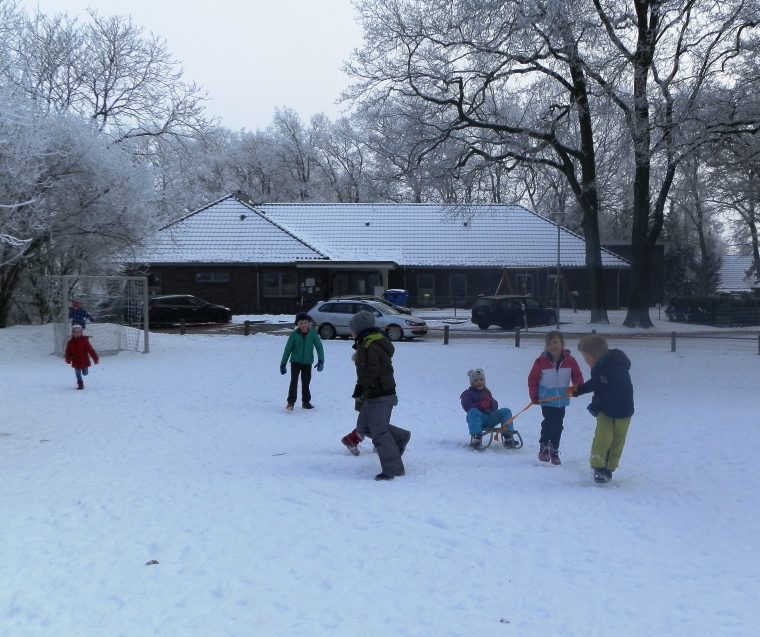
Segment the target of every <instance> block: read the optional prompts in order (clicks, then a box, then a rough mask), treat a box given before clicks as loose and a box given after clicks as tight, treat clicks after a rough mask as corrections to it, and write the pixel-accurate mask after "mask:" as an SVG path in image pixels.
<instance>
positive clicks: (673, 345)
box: [670, 332, 676, 352]
mask: <svg viewBox="0 0 760 637" xmlns="http://www.w3.org/2000/svg"><path fill="white" fill-rule="evenodd" d="M670 351H671V352H675V351H676V333H675V332H671V333H670Z"/></svg>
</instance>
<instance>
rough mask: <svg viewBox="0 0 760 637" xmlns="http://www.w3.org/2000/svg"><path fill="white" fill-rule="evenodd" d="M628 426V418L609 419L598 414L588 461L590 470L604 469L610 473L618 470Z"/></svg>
mask: <svg viewBox="0 0 760 637" xmlns="http://www.w3.org/2000/svg"><path fill="white" fill-rule="evenodd" d="M630 424H631V417H630V416H629V417H628V418H610V417H609V416H606V415H605V414H599V415H598V416H597V417H596V431H595V432H594V442H592V443H591V458H590V460H591V467H592V468H594V469H605V468H606V469H609V470H610V471H614V470H615V469H617V468H618V463H619V462H620V456H622V455H623V445H625V437H626V435H627V434H628V426H629V425H630Z"/></svg>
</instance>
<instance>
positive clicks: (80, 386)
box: [77, 380, 84, 389]
mask: <svg viewBox="0 0 760 637" xmlns="http://www.w3.org/2000/svg"><path fill="white" fill-rule="evenodd" d="M77 389H84V381H83V380H78V381H77Z"/></svg>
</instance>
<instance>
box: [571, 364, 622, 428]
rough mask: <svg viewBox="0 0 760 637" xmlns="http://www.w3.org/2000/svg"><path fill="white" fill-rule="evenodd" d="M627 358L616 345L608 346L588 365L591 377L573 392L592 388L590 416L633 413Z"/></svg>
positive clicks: (580, 392)
mask: <svg viewBox="0 0 760 637" xmlns="http://www.w3.org/2000/svg"><path fill="white" fill-rule="evenodd" d="M630 369H631V361H630V360H629V359H628V357H627V356H626V355H625V354H624V353H623V352H622V351H621V350H619V349H611V350H610V351H608V352H607V353H606V354H605V355H604V356H602V357H601V358H600V359H599V360H598V361H597V363H596V365H594V366H593V367H592V368H591V379H590V380H587V381H586V382H585V383H583V384H582V385H581V386H580V387H578V389H577V391H576V392H575V393H576V395H578V396H580V395H581V394H588V393H589V392H594V397H593V398H592V399H591V404H589V406H588V410H589V411H590V412H591V414H593V415H594V416H597V415H599V414H600V413H601V414H604V415H605V416H608V417H610V418H628V417H630V416H633V383H631V375H630V373H629V370H630Z"/></svg>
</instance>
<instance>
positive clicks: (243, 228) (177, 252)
mask: <svg viewBox="0 0 760 637" xmlns="http://www.w3.org/2000/svg"><path fill="white" fill-rule="evenodd" d="M324 258H325V255H324V254H323V253H321V252H319V251H318V250H317V249H315V248H314V247H312V246H310V245H308V244H307V243H306V242H304V241H303V240H302V239H300V238H299V237H296V236H294V235H293V234H292V233H291V232H290V231H289V230H288V229H287V228H283V227H281V226H280V225H279V224H278V223H277V222H276V221H274V220H273V219H270V218H267V217H265V216H264V215H262V213H260V212H258V211H257V210H255V209H253V208H251V207H250V206H248V205H246V204H245V203H243V202H242V201H239V200H238V199H236V198H235V197H232V196H228V197H225V198H224V199H220V200H219V201H215V202H214V203H212V204H209V205H208V206H205V207H204V208H201V209H199V210H196V211H194V212H191V213H190V214H188V215H186V216H184V217H182V218H181V219H178V220H177V221H174V222H173V223H171V224H169V225H168V226H166V227H164V228H162V229H161V231H160V232H158V234H157V236H156V237H155V238H154V239H153V240H152V241H150V242H149V243H148V244H147V245H146V246H145V248H144V249H143V250H142V251H141V254H140V255H139V257H138V259H137V260H138V261H141V262H145V263H293V262H294V261H309V260H321V259H324Z"/></svg>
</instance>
